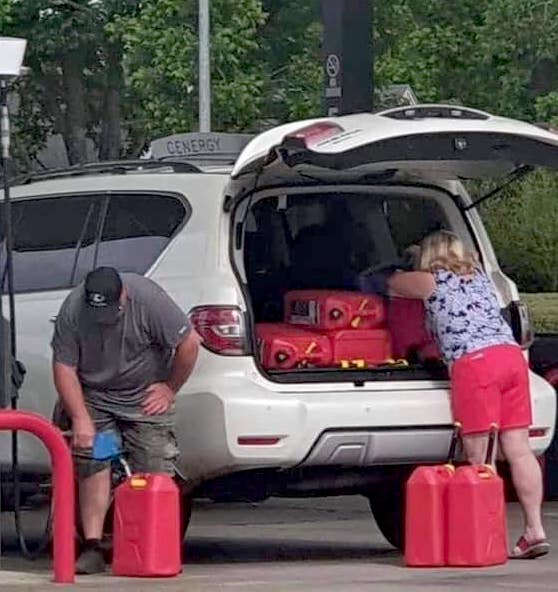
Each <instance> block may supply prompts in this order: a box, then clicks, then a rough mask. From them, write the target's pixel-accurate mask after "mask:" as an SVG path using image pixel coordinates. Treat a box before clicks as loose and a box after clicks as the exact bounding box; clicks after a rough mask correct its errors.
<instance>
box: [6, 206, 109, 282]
mask: <svg viewBox="0 0 558 592" xmlns="http://www.w3.org/2000/svg"><path fill="white" fill-rule="evenodd" d="M98 208H99V204H98V201H97V200H96V198H95V197H93V196H77V197H73V196H71V197H70V196H66V197H54V198H49V199H32V200H25V201H19V202H17V201H16V202H14V203H13V204H12V221H13V236H14V250H13V266H14V289H15V291H16V292H27V291H33V290H52V289H57V288H66V287H69V286H72V285H75V284H77V283H78V282H79V281H80V280H81V279H83V277H84V276H85V274H86V273H87V271H89V269H91V266H92V263H93V247H94V241H95V235H96V230H97V229H96V224H97V220H98V213H99V209H98ZM2 217H3V216H2ZM2 225H3V221H2ZM2 227H3V226H2ZM5 244H6V243H5V241H3V242H2V245H1V247H2V253H1V256H0V264H1V265H0V268H1V270H2V280H3V281H2V285H3V287H4V290H6V287H7V280H6V248H5ZM78 245H81V248H80V249H79V251H78V249H77V247H78Z"/></svg>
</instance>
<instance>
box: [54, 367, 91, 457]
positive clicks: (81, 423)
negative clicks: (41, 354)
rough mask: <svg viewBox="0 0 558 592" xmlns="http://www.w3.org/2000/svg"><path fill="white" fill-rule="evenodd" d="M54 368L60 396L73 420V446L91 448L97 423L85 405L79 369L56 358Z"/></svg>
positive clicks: (55, 381)
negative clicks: (94, 422) (95, 423)
mask: <svg viewBox="0 0 558 592" xmlns="http://www.w3.org/2000/svg"><path fill="white" fill-rule="evenodd" d="M52 370H53V376H54V385H55V386H56V390H57V391H58V396H59V397H60V400H61V401H62V404H63V405H64V409H65V410H66V412H67V413H68V415H69V416H70V419H71V420H72V446H74V447H75V448H90V447H91V446H93V438H94V437H95V425H94V424H93V421H92V419H91V417H90V415H89V413H88V411H87V408H86V406H85V401H84V397H83V389H82V388H81V383H80V381H79V378H78V374H77V370H76V368H74V367H72V366H67V365H66V364H62V363H61V362H57V361H56V360H54V361H53V364H52Z"/></svg>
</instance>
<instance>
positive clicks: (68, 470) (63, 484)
mask: <svg viewBox="0 0 558 592" xmlns="http://www.w3.org/2000/svg"><path fill="white" fill-rule="evenodd" d="M0 430H21V431H24V432H29V433H31V434H33V435H34V436H37V438H39V439H40V440H42V441H43V443H44V445H45V446H46V447H47V449H48V452H49V454H50V460H51V463H52V474H53V504H54V508H53V541H54V581H55V582H56V583H57V584H72V583H73V582H74V580H75V540H74V534H75V491H74V468H73V463H72V455H71V453H70V449H69V448H68V445H67V444H66V441H65V440H64V436H62V432H61V431H60V430H59V429H58V428H57V427H56V426H55V425H54V424H52V423H51V422H50V421H48V420H46V419H45V418H44V417H41V416H40V415H37V414H36V413H29V412H26V411H14V410H5V411H4V410H2V411H0Z"/></svg>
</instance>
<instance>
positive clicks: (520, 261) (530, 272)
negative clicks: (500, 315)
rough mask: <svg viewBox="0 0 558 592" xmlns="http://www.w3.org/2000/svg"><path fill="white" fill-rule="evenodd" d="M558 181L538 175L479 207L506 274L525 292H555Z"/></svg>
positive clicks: (557, 285)
mask: <svg viewBox="0 0 558 592" xmlns="http://www.w3.org/2000/svg"><path fill="white" fill-rule="evenodd" d="M557 197H558V178H557V176H556V173H555V172H548V171H540V172H537V173H533V174H531V175H529V176H528V177H526V178H525V179H524V180H523V181H521V182H519V183H516V184H513V185H511V186H510V188H509V189H508V190H506V191H504V192H503V194H502V195H501V196H500V197H498V198H496V197H495V198H493V199H491V200H488V201H487V202H486V203H485V205H484V206H483V207H482V214H483V219H484V220H485V223H486V226H487V229H488V232H489V234H490V238H491V240H492V243H493V245H494V248H495V250H496V252H497V254H498V257H499V259H500V262H501V264H502V266H503V268H504V269H505V271H506V272H507V273H509V274H510V276H511V277H513V278H514V279H515V280H517V282H518V284H519V286H520V288H521V289H522V290H524V291H526V292H539V291H541V292H558V199H557Z"/></svg>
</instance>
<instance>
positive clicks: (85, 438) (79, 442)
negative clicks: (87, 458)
mask: <svg viewBox="0 0 558 592" xmlns="http://www.w3.org/2000/svg"><path fill="white" fill-rule="evenodd" d="M95 432H96V430H95V424H94V423H93V420H92V419H91V417H89V415H84V416H83V417H78V418H74V419H73V420H72V446H73V447H74V448H92V447H93V439H94V438H95Z"/></svg>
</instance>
